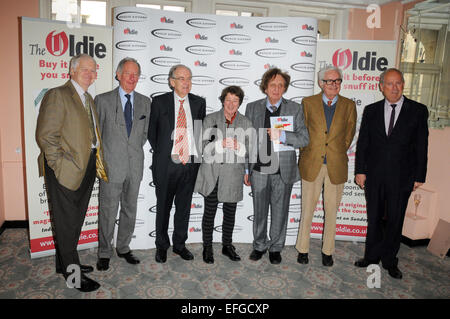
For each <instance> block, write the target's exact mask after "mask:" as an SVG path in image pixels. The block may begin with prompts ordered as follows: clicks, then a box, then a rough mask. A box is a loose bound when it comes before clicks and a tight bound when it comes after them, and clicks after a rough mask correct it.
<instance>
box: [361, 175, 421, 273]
mask: <svg viewBox="0 0 450 319" xmlns="http://www.w3.org/2000/svg"><path fill="white" fill-rule="evenodd" d="M365 191H366V201H367V236H366V248H365V253H364V258H365V259H366V260H368V261H370V262H373V263H378V262H379V261H380V260H381V262H382V265H383V267H385V268H390V267H393V266H397V263H398V258H397V253H398V251H399V249H400V240H401V235H402V229H403V221H404V218H405V212H406V206H407V205H408V199H409V196H410V195H411V191H412V185H411V187H410V188H409V187H408V188H402V187H398V186H395V185H393V183H390V182H381V183H377V184H375V185H374V184H371V183H370V182H369V183H367V184H366V190H365Z"/></svg>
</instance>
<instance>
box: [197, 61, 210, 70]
mask: <svg viewBox="0 0 450 319" xmlns="http://www.w3.org/2000/svg"><path fill="white" fill-rule="evenodd" d="M194 66H196V67H204V68H206V67H207V66H208V63H206V62H203V61H200V60H197V61H195V62H194Z"/></svg>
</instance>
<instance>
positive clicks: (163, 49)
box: [159, 44, 173, 52]
mask: <svg viewBox="0 0 450 319" xmlns="http://www.w3.org/2000/svg"><path fill="white" fill-rule="evenodd" d="M159 50H160V51H167V52H170V51H173V48H172V47H170V46H168V45H165V44H161V45H160V46H159Z"/></svg>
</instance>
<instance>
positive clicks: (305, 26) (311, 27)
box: [302, 23, 314, 31]
mask: <svg viewBox="0 0 450 319" xmlns="http://www.w3.org/2000/svg"><path fill="white" fill-rule="evenodd" d="M302 30H306V31H314V27H313V26H312V25H308V24H306V23H305V24H304V25H302Z"/></svg>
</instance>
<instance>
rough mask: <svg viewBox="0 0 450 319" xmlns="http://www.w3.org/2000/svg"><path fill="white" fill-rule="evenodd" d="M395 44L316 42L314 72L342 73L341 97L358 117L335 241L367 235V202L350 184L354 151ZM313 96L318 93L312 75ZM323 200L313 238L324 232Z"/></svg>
mask: <svg viewBox="0 0 450 319" xmlns="http://www.w3.org/2000/svg"><path fill="white" fill-rule="evenodd" d="M396 47H397V44H396V41H355V40H353V41H349V40H319V41H318V42H317V57H316V70H320V69H322V68H324V67H326V66H336V67H339V68H340V69H341V70H342V71H343V82H342V85H341V92H340V94H341V95H343V96H345V97H347V98H350V99H352V100H354V101H355V103H356V109H357V113H358V120H357V125H356V134H355V137H354V139H353V142H352V144H351V146H350V149H349V150H348V152H347V155H348V157H349V163H348V164H349V165H348V181H347V183H346V184H345V186H344V194H343V196H342V201H341V204H340V207H339V211H338V214H337V221H336V239H342V240H353V241H365V239H366V231H367V215H366V200H365V198H364V192H363V191H362V190H361V189H360V188H359V187H358V186H357V185H356V184H355V183H354V182H353V180H354V177H355V175H354V173H355V151H356V141H357V139H358V132H359V127H360V125H361V117H362V113H363V110H364V107H365V106H366V105H368V104H371V103H373V102H375V101H378V100H381V99H383V95H382V94H381V92H380V91H379V88H378V83H379V80H380V78H379V76H380V74H381V72H383V71H384V70H386V69H387V68H391V67H395V53H396ZM314 83H315V87H314V91H315V93H319V92H320V88H319V86H318V84H317V72H316V75H315V80H314ZM323 217H324V213H323V198H322V196H321V197H320V199H319V203H318V205H317V207H316V211H315V213H314V218H313V225H312V229H311V234H312V235H311V236H312V237H321V234H322V229H323Z"/></svg>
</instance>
